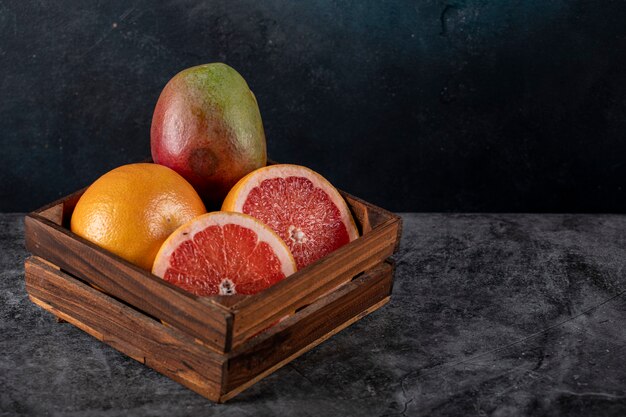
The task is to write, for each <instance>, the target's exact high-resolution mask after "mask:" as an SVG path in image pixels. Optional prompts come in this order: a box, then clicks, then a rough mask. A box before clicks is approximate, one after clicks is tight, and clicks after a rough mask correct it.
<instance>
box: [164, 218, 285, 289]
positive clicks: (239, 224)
mask: <svg viewBox="0 0 626 417" xmlns="http://www.w3.org/2000/svg"><path fill="white" fill-rule="evenodd" d="M295 271H296V264H295V261H294V259H293V257H292V256H291V253H290V252H289V248H288V247H287V246H286V245H285V243H284V242H283V241H282V240H281V238H280V237H278V236H277V235H276V234H275V233H274V232H273V231H272V230H271V229H270V228H269V227H267V226H266V225H264V224H263V223H261V222H260V221H258V220H257V219H255V218H253V217H251V216H247V215H245V214H240V213H225V212H213V213H208V214H204V215H202V216H199V217H196V218H195V219H194V220H191V221H190V222H188V223H185V224H184V225H182V226H181V227H179V228H178V229H176V230H175V231H174V233H172V234H171V235H170V236H169V237H168V238H167V240H166V241H165V242H164V243H163V246H161V249H160V250H159V252H158V253H157V256H156V259H155V261H154V266H153V267H152V273H153V274H154V275H156V276H158V277H161V278H163V279H164V280H166V281H168V282H170V283H172V284H174V285H176V286H178V287H181V288H183V289H184V290H186V291H188V292H190V293H192V294H195V295H199V296H207V295H215V294H221V295H232V294H256V293H258V292H260V291H262V290H264V289H266V288H268V287H270V286H272V285H274V284H275V283H277V282H279V281H281V280H282V279H284V278H285V277H287V276H289V275H291V274H292V273H294V272H295Z"/></svg>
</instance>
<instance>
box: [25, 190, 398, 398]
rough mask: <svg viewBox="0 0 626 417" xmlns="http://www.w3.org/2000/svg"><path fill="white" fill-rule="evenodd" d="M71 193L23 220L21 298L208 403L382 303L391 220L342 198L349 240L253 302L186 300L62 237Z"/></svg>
mask: <svg viewBox="0 0 626 417" xmlns="http://www.w3.org/2000/svg"><path fill="white" fill-rule="evenodd" d="M83 191H84V190H81V191H78V192H76V193H74V194H72V195H69V196H67V197H66V198H63V199H61V200H59V201H57V202H54V203H52V204H50V205H48V206H45V207H43V208H41V209H39V210H36V211H35V212H33V213H30V214H28V215H27V216H26V218H25V238H26V247H27V249H28V250H29V251H30V252H31V253H32V254H33V256H31V257H30V258H28V259H27V260H26V263H25V270H26V288H27V291H28V293H29V296H30V298H31V300H32V301H33V302H34V303H36V304H37V305H39V306H41V307H42V308H44V309H46V310H48V311H50V312H51V313H53V314H54V315H56V316H57V317H59V318H60V319H63V320H65V321H68V322H70V323H72V324H74V325H75V326H77V327H79V328H81V329H82V330H84V331H86V332H87V333H89V334H91V335H92V336H94V337H96V338H98V339H99V340H101V341H103V342H105V343H107V344H109V345H111V346H113V347H114V348H116V349H118V350H119V351H121V352H123V353H125V354H127V355H128V356H130V357H132V358H134V359H136V360H138V361H140V362H142V363H144V364H146V365H147V366H150V367H151V368H154V369H155V370H157V371H159V372H161V373H162V374H164V375H166V376H168V377H170V378H172V379H174V380H176V381H178V382H180V383H181V384H183V385H185V386H187V387H188V388H190V389H192V390H194V391H196V392H198V393H199V394H201V395H203V396H205V397H206V398H209V399H211V400H213V401H219V402H223V401H226V400H228V399H229V398H232V397H233V396H234V395H236V394H238V393H239V392H241V391H242V390H244V389H246V388H247V387H249V386H250V385H252V384H254V383H255V382H256V381H258V380H259V379H261V378H263V377H264V376H266V375H268V374H270V373H271V372H273V371H275V370H276V369H278V368H280V367H281V366H283V365H285V364H286V363H288V362H289V361H291V360H293V359H294V358H296V357H298V356H299V355H301V354H302V353H304V352H306V351H308V350H310V349H312V348H313V347H314V346H316V345H318V344H319V343H321V342H323V341H324V340H326V339H327V338H329V337H330V336H332V335H333V334H335V333H337V332H338V331H340V330H342V329H343V328H345V327H347V326H349V325H350V324H351V323H353V322H355V321H357V320H359V319H360V318H362V317H363V316H365V315H366V314H368V313H370V312H372V311H374V310H376V309H378V308H379V307H381V306H382V305H384V304H385V303H386V302H387V301H388V300H389V297H390V294H391V287H392V280H393V265H392V263H391V262H389V261H388V258H389V257H390V256H391V255H392V254H393V253H394V252H395V251H396V250H397V247H398V244H399V240H400V233H401V220H400V218H399V217H398V216H396V215H394V214H392V213H390V212H387V211H385V210H383V209H380V208H378V207H376V206H373V205H371V204H369V203H367V202H365V201H362V200H360V199H358V198H355V197H352V196H350V195H348V194H346V193H342V195H343V196H344V198H345V199H346V201H347V202H348V205H349V207H350V209H351V210H352V213H353V215H354V217H355V220H356V222H357V225H358V226H359V229H360V232H361V237H359V238H358V239H356V240H355V241H353V242H351V243H349V244H347V245H345V246H343V247H342V248H340V249H338V250H336V251H335V252H333V253H331V254H329V255H327V256H326V257H324V258H322V259H320V260H319V261H317V262H315V263H313V264H311V265H309V266H307V267H306V268H303V269H302V270H300V271H298V272H296V273H295V274H293V275H291V276H290V277H289V278H287V279H285V280H283V281H281V282H279V283H278V284H276V285H274V286H273V287H271V288H269V289H267V290H265V291H263V292H262V293H260V294H256V295H251V296H240V295H236V296H212V297H197V296H194V295H192V294H189V293H187V292H185V291H183V290H181V289H179V288H178V287H175V286H173V285H171V284H169V283H168V282H166V281H164V280H162V279H160V278H158V277H156V276H154V275H152V274H150V273H149V272H146V271H144V270H142V269H140V268H138V267H136V266H134V265H132V264H130V263H129V262H127V261H125V260H123V259H121V258H119V257H118V256H115V255H113V254H111V253H110V252H108V251H106V250H104V249H101V248H99V247H98V246H96V245H94V244H92V243H90V242H88V241H86V240H84V239H82V238H80V237H79V236H77V235H75V234H73V233H72V232H71V231H70V230H69V220H70V218H71V214H72V211H73V209H74V206H75V205H76V202H77V201H78V199H79V198H80V196H81V195H82V192H83ZM286 316H287V317H288V318H286V319H284V320H282V321H281V322H280V323H279V324H277V325H274V326H272V324H273V323H276V322H277V321H278V320H280V319H282V318H284V317H286ZM162 322H165V323H167V324H168V325H164V324H162Z"/></svg>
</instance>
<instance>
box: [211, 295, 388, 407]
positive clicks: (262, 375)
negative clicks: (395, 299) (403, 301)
mask: <svg viewBox="0 0 626 417" xmlns="http://www.w3.org/2000/svg"><path fill="white" fill-rule="evenodd" d="M390 298H391V297H385V298H383V299H382V300H381V301H379V302H377V303H376V304H374V305H372V306H371V307H369V308H368V309H367V310H364V311H362V312H361V313H359V314H358V315H356V316H354V317H352V318H351V319H350V320H348V321H346V322H344V323H342V324H341V325H339V326H338V327H335V328H334V329H333V330H331V331H330V332H328V333H326V334H325V335H323V336H322V337H320V338H319V339H317V340H315V341H313V342H311V343H309V344H308V345H306V346H305V347H303V348H302V349H300V350H298V351H297V352H295V353H293V354H291V355H290V356H288V357H287V358H285V359H283V360H281V361H280V362H278V363H277V364H275V365H274V366H272V367H271V368H268V369H266V370H264V371H263V372H261V373H259V374H258V375H257V376H255V377H254V378H252V379H250V380H248V382H245V383H243V384H241V385H239V386H238V387H236V388H234V389H232V390H231V391H229V392H227V393H226V394H223V395H221V396H220V399H219V401H218V402H220V403H223V402H226V401H228V400H230V399H231V398H233V397H234V396H236V395H238V394H240V393H241V392H243V391H244V390H246V389H248V388H250V387H251V386H252V385H254V384H256V383H257V382H259V381H260V380H261V379H263V378H265V377H266V376H268V375H271V374H272V373H274V372H276V371H277V370H278V369H280V368H282V367H283V366H285V365H286V364H288V363H289V362H291V361H292V360H294V359H296V358H298V357H299V356H301V355H302V354H304V353H306V352H308V351H309V350H311V349H313V348H314V347H316V346H317V345H319V344H321V343H323V342H325V341H326V340H328V339H330V338H331V337H332V336H334V335H335V334H337V333H339V332H340V331H342V330H343V329H345V328H346V327H348V326H350V325H352V324H353V323H355V322H357V321H359V320H361V319H362V318H363V317H365V316H367V315H368V314H370V313H373V312H374V311H376V310H378V309H379V308H381V307H382V306H384V305H385V304H387V303H388V302H389V300H390Z"/></svg>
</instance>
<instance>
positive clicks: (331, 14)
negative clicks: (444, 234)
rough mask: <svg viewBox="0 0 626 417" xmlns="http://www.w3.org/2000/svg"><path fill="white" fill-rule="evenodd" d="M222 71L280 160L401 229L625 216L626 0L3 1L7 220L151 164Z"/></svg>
mask: <svg viewBox="0 0 626 417" xmlns="http://www.w3.org/2000/svg"><path fill="white" fill-rule="evenodd" d="M212 61H222V62H226V63H228V64H230V65H231V66H233V67H234V68H236V69H237V70H239V71H240V72H241V73H242V75H243V76H244V77H245V78H246V79H247V81H248V83H249V85H250V86H251V88H252V90H253V91H254V92H255V94H256V96H257V98H258V101H259V105H260V109H261V113H262V115H263V118H264V123H265V128H266V134H267V139H268V148H269V153H270V156H271V157H272V158H274V159H276V160H279V161H285V162H292V163H300V164H304V165H308V166H310V167H312V168H314V169H316V170H318V171H319V172H321V173H322V174H324V175H325V176H327V177H328V178H329V179H330V180H331V181H332V182H334V183H335V184H336V185H337V186H339V187H341V188H343V189H345V190H347V191H349V192H351V193H353V194H355V195H358V196H361V197H363V198H365V199H368V200H371V201H373V202H375V203H377V204H379V205H381V206H383V207H386V208H389V209H392V210H397V211H551V212H560V211H565V212H581V211H582V212H588V211H589V212H624V211H626V194H625V193H624V185H625V183H626V180H625V178H626V165H625V164H624V160H625V158H626V3H625V2H623V1H608V0H607V1H600V0H598V1H581V0H563V1H546V0H540V1H480V0H467V1H461V0H459V1H445V0H425V1H412V2H385V1H379V0H376V1H309V0H307V1H297V2H296V1H277V0H265V1H256V0H254V1H253V0H250V1H204V2H201V1H182V0H176V1H163V2H157V1H98V2H96V1H69V0H57V1H49V2H34V1H9V2H7V1H2V2H0V141H1V143H0V145H1V147H0V149H1V151H2V152H1V153H2V155H1V156H2V163H1V164H0V184H1V185H0V210H2V211H26V210H31V209H34V208H36V207H37V206H40V205H42V204H44V203H46V202H49V201H51V200H53V199H56V198H58V197H60V196H62V195H64V194H67V193H69V192H71V191H73V190H75V189H77V188H80V187H83V186H85V185H87V184H89V183H90V182H91V181H92V180H94V179H95V178H96V177H97V176H99V175H100V174H102V173H104V172H105V171H107V170H109V169H111V168H113V167H115V166H117V165H120V164H123V163H127V162H133V161H138V160H141V159H144V158H146V157H148V156H149V126H150V120H151V115H152V110H153V108H154V104H155V102H156V99H157V97H158V95H159V92H160V90H161V88H162V87H163V86H164V85H165V83H166V82H167V81H168V79H169V78H170V77H171V76H173V75H174V74H175V73H176V72H178V71H179V70H181V69H183V68H185V67H189V66H192V65H196V64H201V63H206V62H212Z"/></svg>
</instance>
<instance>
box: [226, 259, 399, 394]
mask: <svg viewBox="0 0 626 417" xmlns="http://www.w3.org/2000/svg"><path fill="white" fill-rule="evenodd" d="M392 275H393V268H392V266H391V265H390V264H388V263H383V264H381V265H379V266H377V267H375V268H372V269H370V270H369V271H367V272H366V273H365V274H363V275H362V276H361V277H359V278H357V279H355V280H354V281H352V282H350V283H348V284H346V285H344V286H343V287H341V288H340V289H338V290H337V291H335V292H333V293H332V294H330V295H328V296H326V297H324V298H323V299H320V300H318V301H317V302H315V303H313V304H311V305H310V306H308V307H307V308H305V309H304V310H302V311H300V312H299V313H298V314H296V315H295V316H293V317H290V318H289V319H287V320H285V321H283V322H281V323H279V324H278V325H276V326H275V327H274V328H272V329H269V330H268V331H267V332H266V333H265V334H261V335H259V336H257V337H256V338H254V339H251V340H249V341H248V342H246V343H244V344H243V345H241V346H240V347H238V348H236V349H235V350H233V351H232V352H231V353H229V354H228V356H229V357H230V360H229V361H228V373H227V378H226V381H225V386H224V388H223V389H224V392H225V393H229V394H228V395H234V394H233V393H237V392H240V391H241V390H242V389H243V388H245V387H247V386H249V385H251V384H252V383H253V382H254V381H256V380H257V379H256V378H261V377H263V376H265V375H267V374H268V373H269V372H273V371H274V370H276V369H278V368H279V367H280V366H282V365H284V364H285V363H287V362H288V361H286V360H285V359H286V358H288V359H293V358H294V357H295V356H297V355H299V354H301V353H303V352H305V351H306V350H308V349H311V348H312V347H313V346H316V345H317V344H319V343H321V342H322V341H324V340H326V339H327V338H328V337H329V335H332V334H334V333H336V332H338V331H339V330H341V329H342V328H344V327H346V326H348V325H349V324H350V323H353V322H355V321H357V320H359V319H360V318H362V317H363V316H364V315H366V314H368V313H369V312H371V311H373V310H374V309H376V308H378V307H380V306H382V305H383V304H384V303H385V302H386V301H387V300H388V299H389V295H390V293H391V286H392ZM374 306H375V307H376V308H372V307H374ZM268 371H269V372H268Z"/></svg>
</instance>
